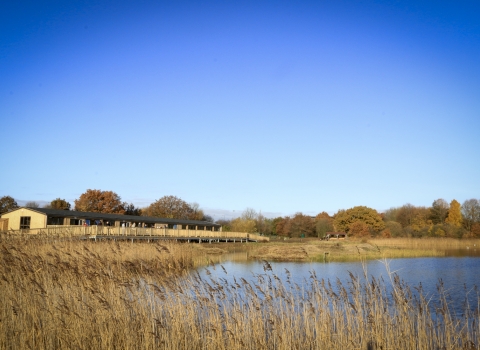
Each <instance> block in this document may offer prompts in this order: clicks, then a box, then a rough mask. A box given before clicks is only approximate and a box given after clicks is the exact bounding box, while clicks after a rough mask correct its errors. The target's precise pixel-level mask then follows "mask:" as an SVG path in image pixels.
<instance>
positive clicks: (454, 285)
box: [200, 253, 480, 315]
mask: <svg viewBox="0 0 480 350" xmlns="http://www.w3.org/2000/svg"><path fill="white" fill-rule="evenodd" d="M451 255H454V254H453V253H452V254H451ZM242 257H243V258H242ZM270 264H271V266H272V268H273V273H274V274H275V275H277V276H278V277H280V278H281V279H283V280H285V279H286V277H287V270H288V271H289V272H290V279H291V280H292V281H293V282H295V283H297V284H298V285H306V284H307V283H306V282H305V281H308V279H309V278H310V273H311V272H312V271H314V272H315V273H316V276H317V278H318V279H324V280H330V281H331V282H332V284H333V283H334V282H335V281H336V280H337V278H338V279H339V280H340V281H341V282H342V284H343V285H344V286H347V284H348V281H349V280H350V278H349V273H348V272H352V273H353V274H354V275H357V276H359V277H362V276H363V275H364V267H363V266H362V264H361V263H358V262H348V263H333V262H330V263H301V262H271V263H270ZM221 265H222V266H223V267H224V268H225V270H226V272H227V273H225V272H224V271H223V269H222V268H220V267H219V266H218V265H217V267H216V268H215V269H213V268H212V267H210V268H209V271H210V273H211V276H210V277H211V278H225V279H226V280H229V281H232V280H233V276H235V277H236V278H237V280H238V279H239V278H245V279H247V280H250V281H255V280H256V279H255V275H256V274H264V273H265V271H264V268H263V263H262V262H260V261H250V260H247V259H246V253H239V254H234V255H230V256H228V255H227V256H226V257H225V260H224V261H223V262H222V263H221ZM388 267H389V269H390V271H391V272H395V273H396V274H397V275H398V276H399V277H400V278H401V279H402V280H404V281H405V282H406V283H407V284H408V285H409V286H410V288H411V289H412V291H414V292H415V290H414V288H413V287H418V286H419V284H420V283H421V285H422V289H423V291H424V295H426V296H429V297H431V298H432V304H434V303H435V301H436V300H438V292H437V285H438V284H439V282H440V281H442V282H443V284H444V287H445V289H446V290H447V294H448V295H449V297H450V298H451V304H450V305H451V307H452V311H453V312H454V313H455V314H457V315H459V314H461V313H462V310H463V305H464V303H465V298H466V296H467V295H468V301H469V303H470V304H471V306H472V307H473V308H476V307H477V303H478V297H477V291H476V288H475V286H480V257H478V256H462V257H444V258H414V259H393V260H389V261H388ZM365 268H366V271H367V275H368V277H369V279H371V277H372V276H373V277H375V278H376V279H380V278H382V277H383V279H384V281H385V282H386V285H387V286H388V285H389V280H390V279H389V276H388V273H387V267H386V266H385V264H384V263H382V262H380V261H369V262H367V263H366V266H365ZM200 273H201V275H203V276H204V277H207V275H206V269H205V268H202V269H200ZM472 307H471V308H472Z"/></svg>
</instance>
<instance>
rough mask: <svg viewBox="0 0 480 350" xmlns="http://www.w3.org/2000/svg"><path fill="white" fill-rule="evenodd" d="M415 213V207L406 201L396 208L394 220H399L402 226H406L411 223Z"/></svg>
mask: <svg viewBox="0 0 480 350" xmlns="http://www.w3.org/2000/svg"><path fill="white" fill-rule="evenodd" d="M416 214H417V213H416V207H415V206H413V205H411V204H410V203H407V204H404V205H402V206H401V207H400V208H398V210H397V216H396V218H395V221H397V222H399V223H400V224H401V225H402V227H407V226H410V225H411V224H412V222H413V219H414V218H415V215H416Z"/></svg>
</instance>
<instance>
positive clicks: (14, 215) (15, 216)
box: [2, 208, 47, 230]
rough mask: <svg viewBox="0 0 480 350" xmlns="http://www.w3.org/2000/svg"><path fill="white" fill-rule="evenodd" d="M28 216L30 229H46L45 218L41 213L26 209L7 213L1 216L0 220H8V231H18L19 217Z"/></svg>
mask: <svg viewBox="0 0 480 350" xmlns="http://www.w3.org/2000/svg"><path fill="white" fill-rule="evenodd" d="M22 216H30V228H45V227H47V216H46V215H45V214H42V213H37V212H35V211H33V210H30V209H27V208H20V209H17V210H14V211H11V212H9V213H4V214H2V219H4V218H5V219H8V229H9V230H19V229H20V217H22Z"/></svg>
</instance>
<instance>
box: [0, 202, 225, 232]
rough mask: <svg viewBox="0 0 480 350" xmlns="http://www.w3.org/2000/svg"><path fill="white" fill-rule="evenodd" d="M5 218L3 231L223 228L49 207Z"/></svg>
mask: <svg viewBox="0 0 480 350" xmlns="http://www.w3.org/2000/svg"><path fill="white" fill-rule="evenodd" d="M1 217H2V218H1V220H0V230H1V229H2V228H3V230H28V229H42V228H48V227H58V226H95V225H97V226H119V227H120V226H122V227H154V228H170V229H188V230H208V231H222V226H221V225H219V224H214V223H213V222H207V221H197V220H180V219H167V218H156V217H148V216H135V215H121V214H103V213H91V212H82V211H71V210H60V209H46V208H25V207H22V208H18V209H15V210H12V211H10V212H7V213H3V214H2V216H1Z"/></svg>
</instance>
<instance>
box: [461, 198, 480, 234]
mask: <svg viewBox="0 0 480 350" xmlns="http://www.w3.org/2000/svg"><path fill="white" fill-rule="evenodd" d="M462 216H463V224H464V226H465V228H466V229H467V230H468V231H471V230H472V226H473V225H474V224H475V223H478V222H480V201H479V200H478V199H473V198H472V199H468V200H466V201H465V202H463V204H462Z"/></svg>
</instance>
